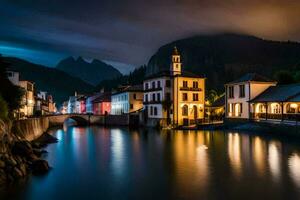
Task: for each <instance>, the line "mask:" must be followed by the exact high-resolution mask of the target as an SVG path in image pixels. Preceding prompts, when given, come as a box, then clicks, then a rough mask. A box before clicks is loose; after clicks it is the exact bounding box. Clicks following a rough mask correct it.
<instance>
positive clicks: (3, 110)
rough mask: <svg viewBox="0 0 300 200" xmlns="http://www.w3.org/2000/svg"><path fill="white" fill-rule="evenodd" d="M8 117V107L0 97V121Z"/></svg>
mask: <svg viewBox="0 0 300 200" xmlns="http://www.w3.org/2000/svg"><path fill="white" fill-rule="evenodd" d="M7 117H8V106H7V103H6V101H4V99H3V98H2V96H0V119H2V120H6V119H7Z"/></svg>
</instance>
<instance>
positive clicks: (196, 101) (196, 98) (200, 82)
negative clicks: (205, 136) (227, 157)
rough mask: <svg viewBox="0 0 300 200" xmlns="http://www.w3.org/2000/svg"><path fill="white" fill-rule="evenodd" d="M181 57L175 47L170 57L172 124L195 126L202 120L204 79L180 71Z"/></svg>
mask: <svg viewBox="0 0 300 200" xmlns="http://www.w3.org/2000/svg"><path fill="white" fill-rule="evenodd" d="M181 66H182V63H181V57H180V54H179V52H178V50H177V48H176V47H175V49H174V52H173V55H172V64H171V73H173V74H172V75H173V86H174V87H173V110H174V114H173V123H174V124H177V125H190V124H197V123H200V122H201V121H203V119H204V103H205V78H203V77H201V76H199V75H195V74H192V73H188V72H182V70H181Z"/></svg>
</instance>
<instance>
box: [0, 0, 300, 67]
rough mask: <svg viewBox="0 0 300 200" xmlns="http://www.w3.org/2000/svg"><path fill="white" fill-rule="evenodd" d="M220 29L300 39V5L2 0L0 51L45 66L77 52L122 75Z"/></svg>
mask: <svg viewBox="0 0 300 200" xmlns="http://www.w3.org/2000/svg"><path fill="white" fill-rule="evenodd" d="M25 2H26V3H25ZM219 32H235V33H246V34H251V35H255V36H259V37H262V38H266V39H274V40H295V41H300V1H299V0H173V1H171V0H147V1H146V0H72V1H69V0H68V1H66V0H64V1H63V0H26V1H24V0H0V53H2V54H4V55H11V56H17V57H20V58H25V59H27V60H30V61H33V62H35V63H41V64H45V65H47V66H55V64H56V63H57V62H58V61H59V60H60V59H62V58H64V57H66V56H69V55H73V56H79V55H81V56H83V57H85V58H98V59H102V60H105V61H109V62H114V64H116V65H117V66H118V68H119V69H121V71H122V72H127V71H129V70H130V69H132V68H133V67H135V66H138V65H140V64H144V63H147V61H148V59H149V58H150V56H151V55H152V54H153V53H154V52H155V51H156V50H157V49H158V48H159V47H160V46H162V45H163V44H165V43H168V42H171V41H173V40H175V39H180V38H184V37H188V36H193V35H197V34H201V33H205V34H206V33H219Z"/></svg>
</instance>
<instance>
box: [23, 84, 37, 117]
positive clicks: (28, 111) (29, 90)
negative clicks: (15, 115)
mask: <svg viewBox="0 0 300 200" xmlns="http://www.w3.org/2000/svg"><path fill="white" fill-rule="evenodd" d="M19 86H20V87H21V88H23V89H24V96H23V98H22V102H21V108H20V109H19V117H21V118H22V117H29V116H32V115H33V114H34V105H35V99H34V83H33V82H31V81H19Z"/></svg>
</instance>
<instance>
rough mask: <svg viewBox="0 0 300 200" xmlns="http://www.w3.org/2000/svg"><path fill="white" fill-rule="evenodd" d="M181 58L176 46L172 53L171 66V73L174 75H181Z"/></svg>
mask: <svg viewBox="0 0 300 200" xmlns="http://www.w3.org/2000/svg"><path fill="white" fill-rule="evenodd" d="M181 65H182V63H181V56H180V53H179V51H178V49H177V47H176V46H174V49H173V53H172V62H171V66H170V68H171V69H170V71H171V74H172V75H178V74H181Z"/></svg>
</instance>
